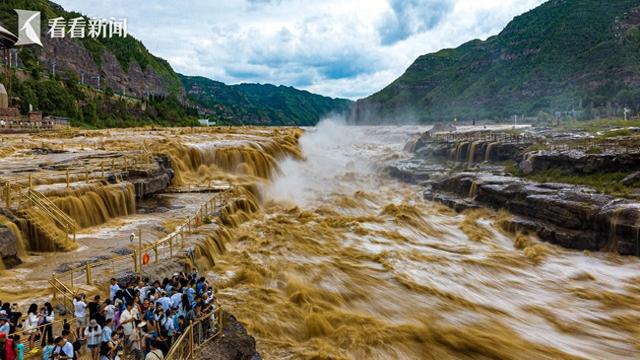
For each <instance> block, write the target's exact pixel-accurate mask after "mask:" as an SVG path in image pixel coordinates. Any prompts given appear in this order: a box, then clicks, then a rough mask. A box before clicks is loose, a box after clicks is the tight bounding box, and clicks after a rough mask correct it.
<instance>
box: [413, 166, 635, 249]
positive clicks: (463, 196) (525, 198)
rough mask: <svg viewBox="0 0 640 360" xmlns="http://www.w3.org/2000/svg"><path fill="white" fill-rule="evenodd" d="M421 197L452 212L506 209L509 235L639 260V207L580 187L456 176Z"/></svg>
mask: <svg viewBox="0 0 640 360" xmlns="http://www.w3.org/2000/svg"><path fill="white" fill-rule="evenodd" d="M425 198H427V199H429V200H434V201H438V202H442V203H444V204H447V205H449V206H451V207H453V208H455V209H456V210H464V209H466V208H474V207H477V206H478V205H484V206H489V207H492V208H494V209H507V210H509V211H510V212H512V213H513V214H515V215H516V217H515V218H514V219H512V220H510V223H509V224H507V225H508V226H510V227H511V229H512V230H525V231H532V232H536V233H537V234H538V235H539V236H540V238H542V239H543V240H546V241H549V242H551V243H554V244H559V245H562V246H564V247H568V248H573V249H584V250H614V251H617V252H619V253H620V254H623V255H638V256H640V244H639V240H640V239H639V231H638V230H639V224H640V206H639V205H638V204H637V203H633V202H630V201H627V200H622V199H616V198H614V197H612V196H608V195H602V194H598V193H595V192H594V191H593V190H590V189H588V188H585V187H579V186H573V185H567V184H554V183H546V184H538V183H534V182H529V181H525V180H522V179H519V178H515V177H510V176H495V175H489V174H482V173H459V174H457V175H454V176H451V177H448V178H446V179H444V180H441V181H438V182H435V183H433V184H432V187H431V189H430V190H427V191H426V192H425Z"/></svg>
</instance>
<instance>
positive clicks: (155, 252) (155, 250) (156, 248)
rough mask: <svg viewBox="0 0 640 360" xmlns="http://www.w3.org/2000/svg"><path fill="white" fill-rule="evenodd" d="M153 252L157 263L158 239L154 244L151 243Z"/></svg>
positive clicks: (158, 261)
mask: <svg viewBox="0 0 640 360" xmlns="http://www.w3.org/2000/svg"><path fill="white" fill-rule="evenodd" d="M153 253H154V254H155V257H156V264H159V263H160V260H159V259H158V240H156V243H155V245H153Z"/></svg>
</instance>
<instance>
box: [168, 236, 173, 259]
mask: <svg viewBox="0 0 640 360" xmlns="http://www.w3.org/2000/svg"><path fill="white" fill-rule="evenodd" d="M169 257H173V235H171V236H170V237H169Z"/></svg>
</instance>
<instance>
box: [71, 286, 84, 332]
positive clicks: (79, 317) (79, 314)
mask: <svg viewBox="0 0 640 360" xmlns="http://www.w3.org/2000/svg"><path fill="white" fill-rule="evenodd" d="M73 316H74V317H75V319H76V326H77V329H76V330H77V332H78V333H77V334H78V339H81V340H84V337H83V336H84V328H85V327H86V326H87V303H86V302H84V294H78V295H77V296H76V297H75V299H73Z"/></svg>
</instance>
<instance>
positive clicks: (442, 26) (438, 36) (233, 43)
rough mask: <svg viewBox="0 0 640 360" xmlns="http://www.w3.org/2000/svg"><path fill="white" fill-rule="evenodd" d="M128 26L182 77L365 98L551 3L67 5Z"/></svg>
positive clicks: (255, 0) (88, 0) (329, 0)
mask: <svg viewBox="0 0 640 360" xmlns="http://www.w3.org/2000/svg"><path fill="white" fill-rule="evenodd" d="M58 2H59V3H60V5H62V6H63V7H65V8H66V9H67V10H75V11H80V12H83V13H85V14H87V15H90V16H98V17H106V18H108V17H111V16H114V17H126V18H128V21H129V31H130V33H132V34H133V35H134V36H136V37H137V38H139V39H140V40H142V41H143V42H144V43H145V45H146V46H147V47H148V48H149V49H150V50H151V52H153V53H154V54H156V55H158V56H160V57H163V58H165V59H167V60H168V61H169V62H170V63H171V65H172V66H173V67H174V68H175V69H176V71H178V72H181V73H184V74H187V75H201V76H206V77H210V78H213V79H215V80H219V81H224V82H227V83H238V82H260V83H274V84H283V85H291V86H296V87H299V88H303V89H307V90H310V91H313V92H318V93H321V94H324V95H328V96H340V97H349V98H352V99H355V98H359V97H363V96H367V95H369V94H371V93H373V92H376V91H378V90H380V89H381V88H383V87H384V86H385V85H387V84H388V83H390V82H391V81H393V80H394V79H395V78H397V77H398V76H400V75H401V74H402V73H403V72H404V70H405V69H406V68H407V66H409V65H410V64H411V62H413V60H415V58H416V57H418V56H419V55H422V54H425V53H428V52H433V51H436V50H439V49H441V48H444V47H454V46H458V45H460V44H462V43H464V42H466V41H468V40H472V39H475V38H482V39H484V38H486V37H488V36H490V35H494V34H497V33H498V32H499V31H500V30H501V29H502V28H503V27H504V26H505V25H506V24H507V22H509V21H510V20H511V19H512V18H513V17H514V16H516V15H518V14H520V13H522V12H524V11H527V10H529V9H531V8H533V7H535V6H537V5H539V4H540V3H542V2H543V0H501V1H498V0H361V1H358V0H353V1H347V0H324V1H313V2H310V1H305V0H224V1H207V0H194V1H189V2H185V1H179V0H171V1H169V0H166V1H155V0H138V1H136V2H132V1H129V0H111V1H107V0H59V1H58Z"/></svg>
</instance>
